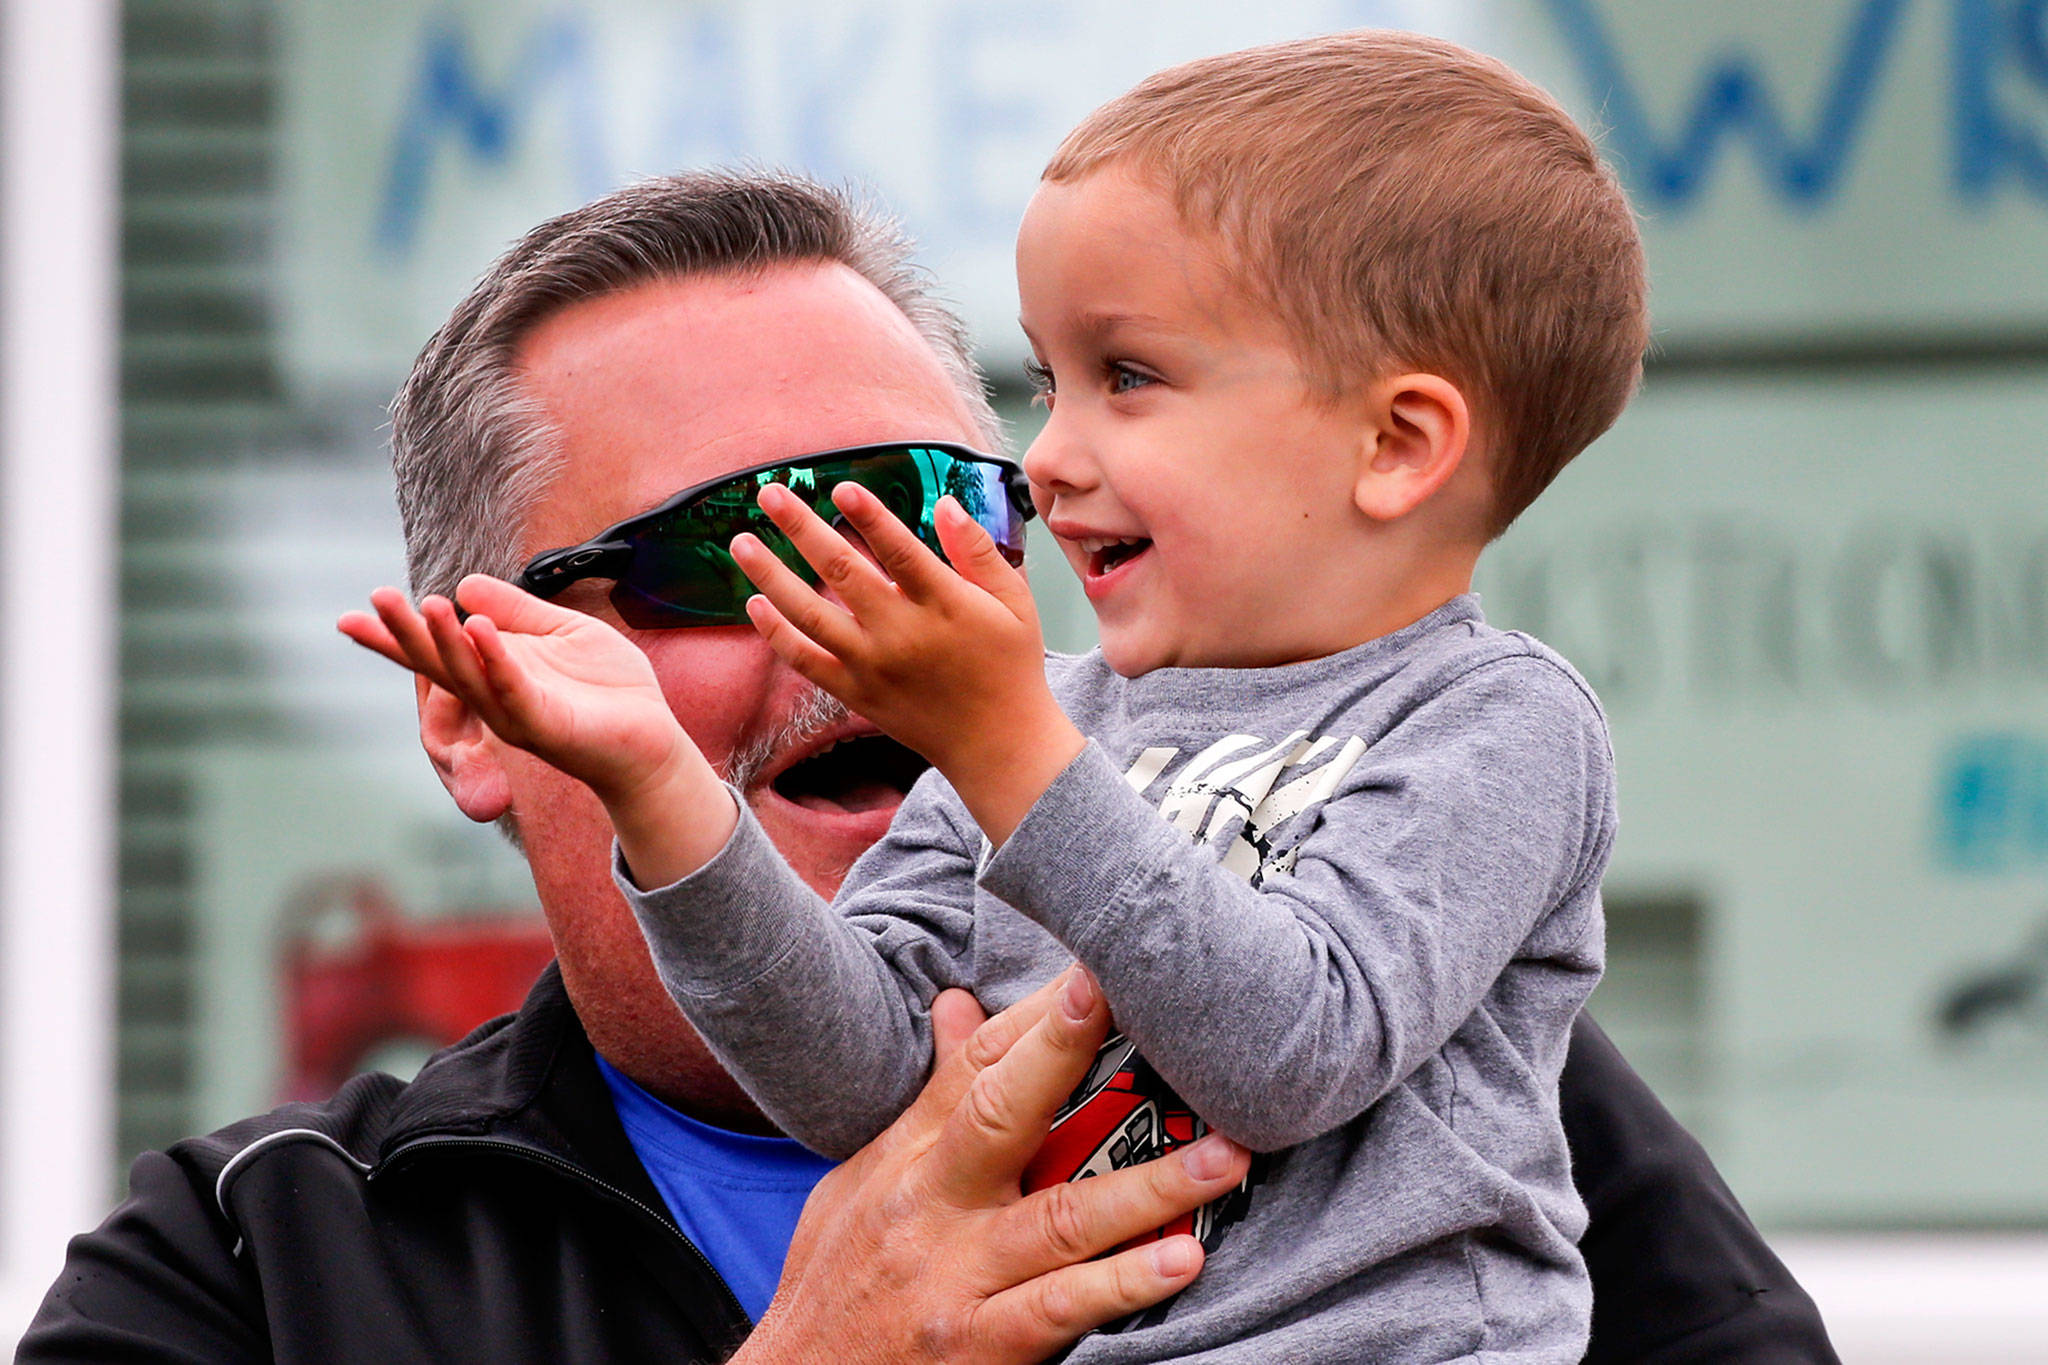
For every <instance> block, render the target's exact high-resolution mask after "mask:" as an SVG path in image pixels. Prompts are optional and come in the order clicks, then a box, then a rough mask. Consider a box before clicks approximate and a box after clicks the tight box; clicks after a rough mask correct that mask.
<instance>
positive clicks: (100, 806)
mask: <svg viewBox="0 0 2048 1365" xmlns="http://www.w3.org/2000/svg"><path fill="white" fill-rule="evenodd" d="M119 35H120V7H119V4H118V3H117V0H60V2H59V3H52V2H51V0H0V1340H5V1339H7V1338H11V1337H12V1336H13V1335H14V1334H15V1333H18V1332H19V1331H20V1329H21V1328H22V1327H23V1326H25V1325H26V1324H27V1321H28V1318H29V1316H30V1315H31V1314H32V1313H33V1312H34V1310H35V1305H36V1304H37V1302H38V1301H40V1299H41V1298H42V1296H43V1294H44V1292H45V1291H46V1290H47V1289H48V1288H49V1286H50V1284H51V1282H52V1281H53V1280H54V1279H55V1278H56V1275H57V1271H58V1270H59V1269H60V1268H61V1266H62V1264H63V1255H64V1242H65V1239H66V1238H67V1237H69V1236H70V1235H71V1234H72V1233H75V1232H78V1231H80V1230H82V1229H84V1228H88V1227H91V1226H92V1225H93V1224H95V1223H97V1222H98V1221H99V1220H100V1219H101V1218H103V1217H105V1216H106V1213H107V1209H108V1206H109V1203H108V1199H109V1195H110V1193H111V1190H110V1188H109V1179H108V1177H109V1166H110V1159H111V1156H112V1152H113V1115H114V1086H115V1078H114V1046H113V1042H114V990H113V983H114V970H115V962H116V946H115V937H114V898H115V829H114V821H115V804H116V802H115V742H116V741H115V735H116V727H115V706H116V700H115V699H116V696H117V668H118V663H117V654H116V647H115V641H116V638H117V633H116V613H117V611H118V609H119V601H118V592H117V587H116V583H117V579H116V576H115V567H116V564H117V563H118V560H119V543H118V535H119V532H118V519H117V517H116V515H115V508H116V500H117V498H118V491H119V483H118V469H119V465H118V460H117V455H116V451H117V432H118V429H119V428H118V413H119V385H118V379H117V375H118V367H117V363H116V356H117V347H118V339H119V327H120V322H119V314H118V310H117V307H116V303H115V300H116V288H117V280H118V270H119V255H118V235H117V231H116V224H117V220H118V213H119V176H118V166H119V161H118V150H119V138H120V112H119V110H120V106H119V88H120V87H119V84H118V80H119V60H120V37H119Z"/></svg>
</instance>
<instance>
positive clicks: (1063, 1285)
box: [974, 1236, 1202, 1361]
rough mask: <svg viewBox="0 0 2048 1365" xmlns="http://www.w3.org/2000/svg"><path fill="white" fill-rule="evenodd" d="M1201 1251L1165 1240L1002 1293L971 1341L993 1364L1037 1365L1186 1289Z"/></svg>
mask: <svg viewBox="0 0 2048 1365" xmlns="http://www.w3.org/2000/svg"><path fill="white" fill-rule="evenodd" d="M1201 1268H1202V1245H1201V1243H1199V1242H1197V1241H1196V1240H1195V1239H1194V1238H1192V1237H1186V1236H1181V1237H1169V1238H1166V1239H1165V1240H1163V1241H1159V1242H1153V1243H1151V1244H1149V1245H1146V1246H1141V1247H1132V1248H1130V1249H1129V1250H1127V1251H1120V1252H1118V1253H1117V1254H1116V1255H1114V1256H1109V1257H1105V1258H1104V1259H1102V1260H1100V1261H1088V1262H1085V1263H1083V1264H1081V1265H1074V1266H1068V1267H1066V1268H1065V1269H1063V1270H1056V1271H1053V1272H1052V1273H1051V1274H1048V1275H1040V1276H1038V1277H1037V1278H1036V1279H1032V1280H1028V1281H1026V1282H1025V1283H1023V1284H1020V1285H1018V1286H1017V1287H1016V1288H1014V1289H1007V1290H1004V1291H1003V1292H1002V1293H1000V1294H997V1295H995V1296H994V1297H992V1298H990V1299H989V1300H988V1301H987V1302H986V1303H984V1304H983V1305H982V1306H981V1308H980V1310H979V1311H978V1312H977V1313H976V1314H975V1318H976V1322H975V1331H974V1336H975V1338H976V1340H977V1344H978V1345H982V1346H984V1347H985V1348H986V1354H987V1355H988V1356H989V1358H991V1359H995V1360H1016V1361H1030V1360H1043V1359H1045V1358H1046V1357H1047V1356H1049V1355H1051V1354H1053V1353H1054V1352H1056V1351H1058V1350H1059V1349H1060V1348H1061V1347H1063V1346H1065V1345H1067V1344H1068V1343H1069V1342H1071V1341H1073V1340H1074V1338H1075V1337H1077V1336H1079V1335H1080V1334H1081V1333H1083V1332H1087V1331H1090V1330H1091V1329H1093V1328H1096V1327H1100V1326H1101V1325H1102V1324H1103V1323H1105V1322H1111V1321H1114V1320H1115V1319H1117V1318H1120V1317H1123V1316H1124V1315H1125V1314H1127V1313H1136V1312H1138V1311H1140V1310H1142V1309H1146V1308H1150V1307H1151V1306H1152V1305H1153V1304H1155V1303H1158V1302H1159V1301H1160V1300H1162V1299H1164V1298H1166V1297H1167V1296H1168V1295H1171V1294H1174V1293H1177V1292H1179V1291H1180V1290H1181V1289H1184V1288H1186V1286H1187V1284H1188V1281H1190V1280H1192V1279H1194V1278H1195V1273H1196V1272H1197V1271H1199V1270H1200V1269H1201Z"/></svg>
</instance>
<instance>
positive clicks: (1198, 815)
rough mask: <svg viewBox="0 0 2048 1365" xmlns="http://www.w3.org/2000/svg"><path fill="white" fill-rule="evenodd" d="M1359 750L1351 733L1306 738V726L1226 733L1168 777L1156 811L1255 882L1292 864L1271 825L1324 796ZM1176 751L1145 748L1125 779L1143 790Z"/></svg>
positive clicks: (1359, 744)
mask: <svg viewBox="0 0 2048 1365" xmlns="http://www.w3.org/2000/svg"><path fill="white" fill-rule="evenodd" d="M1332 748H1335V749H1336V752H1335V753H1331V749H1332ZM1365 749H1366V743H1365V741H1364V740H1362V739H1360V738H1358V737H1357V736H1356V735H1352V736H1350V737H1348V738H1346V739H1345V740H1344V741H1343V744H1342V745H1341V747H1340V746H1338V742H1337V740H1336V739H1335V738H1333V737H1331V736H1329V735H1322V736H1318V737H1316V738H1313V739H1311V738H1310V737H1309V734H1308V732H1307V731H1306V730H1296V731H1295V732H1294V733H1293V734H1291V735H1288V736H1287V737H1286V738H1285V739H1282V740H1281V741H1280V742H1279V743H1277V744H1267V743H1266V742H1265V741H1263V740H1261V739H1260V738H1259V737H1258V736H1256V735H1225V736H1224V737H1223V738H1222V739H1219V740H1217V741H1216V742H1215V743H1214V744H1211V745H1210V746H1209V747H1208V748H1206V749H1204V750H1202V751H1201V752H1200V753H1198V754H1196V755H1195V756H1194V757H1192V758H1190V759H1188V760H1187V762H1185V763H1184V764H1182V765H1181V766H1180V769H1179V771H1178V772H1176V773H1174V774H1173V775H1172V776H1171V778H1170V780H1169V781H1168V782H1167V785H1166V790H1165V791H1164V792H1162V793H1161V794H1160V796H1159V813H1160V814H1161V815H1162V816H1164V817H1166V821H1167V823H1168V824H1170V825H1172V826H1173V827H1174V828H1175V829H1178V830H1181V831H1184V832H1185V833H1186V834H1187V835H1188V836H1189V837H1190V838H1193V839H1195V840H1198V841H1199V842H1202V843H1209V844H1218V845H1221V846H1223V848H1224V853H1223V866H1225V867H1226V868H1229V869H1230V870H1231V871H1232V872H1235V873H1237V874H1238V875H1239V876H1240V877H1243V878H1245V879H1246V880H1247V881H1249V882H1250V883H1251V884H1252V885H1253V886H1257V885H1259V884H1260V883H1261V882H1263V881H1264V880H1265V879H1266V878H1267V877H1268V876H1270V875H1272V874H1274V873H1286V872H1291V871H1293V870H1294V859H1295V854H1296V852H1297V849H1296V848H1294V847H1290V848H1287V849H1285V850H1280V851H1276V850H1275V849H1274V848H1273V847H1272V844H1271V842H1270V839H1271V836H1272V834H1273V831H1275V830H1277V829H1278V828H1279V827H1280V826H1281V825H1283V824H1285V823H1287V822H1288V821H1289V820H1291V819H1293V818H1294V817H1295V816H1297V815H1300V814H1301V813H1302V812H1303V811H1306V810H1308V809H1309V808H1310V807H1311V806H1315V805H1318V804H1320V803H1321V802H1324V801H1327V800H1329V799H1330V797H1331V795H1332V794H1333V793H1335V792H1336V790H1337V785H1338V784H1339V783H1340V782H1342V781H1343V780H1344V778H1345V777H1346V775H1348V774H1349V773H1350V771H1351V770H1352V769H1353V768H1354V767H1356V766H1357V765H1358V760H1359V759H1360V758H1362V757H1363V756H1364V755H1365ZM1180 752H1181V751H1180V750H1179V749H1177V748H1157V749H1146V750H1145V751H1143V752H1142V753H1140V754H1139V755H1138V756H1137V758H1136V759H1134V760H1133V761H1132V763H1131V766H1130V768H1129V770H1128V771H1127V772H1126V773H1125V779H1126V780H1127V781H1128V782H1129V783H1130V784H1131V787H1132V789H1133V790H1135V791H1138V792H1141V793H1142V792H1146V791H1148V790H1149V789H1150V788H1151V787H1152V786H1153V784H1154V783H1156V782H1158V781H1159V779H1160V778H1161V777H1162V776H1163V775H1165V774H1166V772H1167V769H1168V767H1169V766H1170V765H1171V764H1172V763H1173V761H1174V759H1175V758H1177V757H1179V756H1180ZM1283 778H1284V779H1285V780H1284V781H1283V780H1282V779H1283Z"/></svg>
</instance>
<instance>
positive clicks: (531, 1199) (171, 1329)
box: [17, 968, 1835, 1365]
mask: <svg viewBox="0 0 2048 1365" xmlns="http://www.w3.org/2000/svg"><path fill="white" fill-rule="evenodd" d="M1582 1053H1583V1054H1584V1055H1583V1059H1582V1055H1581V1054H1582ZM1582 1062H1583V1064H1582ZM1566 1076H1567V1096H1566V1109H1565V1113H1566V1119H1567V1127H1568V1129H1570V1130H1571V1133H1570V1135H1571V1138H1572V1141H1573V1146H1574V1151H1575V1152H1576V1153H1577V1156H1578V1159H1579V1161H1580V1163H1581V1171H1580V1177H1581V1185H1582V1187H1583V1189H1584V1192H1585V1194H1586V1198H1587V1203H1588V1205H1589V1207H1590V1208H1591V1210H1592V1213H1593V1228H1592V1231H1591V1232H1589V1233H1588V1235H1587V1238H1586V1255H1587V1259H1588V1261H1589V1262H1590V1263H1591V1265H1592V1268H1593V1282H1594V1293H1595V1298H1596V1302H1597V1305H1598V1306H1597V1308H1596V1312H1595V1322H1594V1338H1595V1340H1594V1347H1593V1353H1592V1355H1591V1356H1590V1357H1589V1359H1592V1360H1596V1361H1619V1360H1641V1361H1655V1362H1659V1363H1660V1365H1679V1363H1680V1362H1694V1361H1738V1360H1739V1361H1755V1362H1763V1363H1768V1365H1779V1363H1780V1362H1783V1363H1784V1365H1792V1363H1793V1362H1800V1363H1802V1365H1803V1363H1806V1362H1816V1363H1818V1362H1825V1363H1827V1365H1833V1362H1834V1360H1835V1357H1834V1354H1833V1352H1832V1351H1830V1350H1829V1349H1828V1347H1827V1341H1826V1337H1825V1334H1824V1333H1822V1331H1821V1328H1820V1322H1819V1318H1818V1316H1817V1315H1816V1314H1815V1312H1814V1310H1813V1305H1812V1304H1811V1302H1810V1301H1808V1300H1807V1299H1806V1297H1805V1296H1804V1295H1803V1294H1802V1293H1801V1292H1800V1291H1799V1289H1798V1287H1797V1286H1796V1285H1795V1284H1794V1283H1793V1282H1792V1280H1791V1278H1790V1276H1789V1275H1787V1274H1786V1273H1785V1270H1784V1267H1783V1266H1781V1265H1779V1264H1778V1262H1777V1260H1776V1259H1775V1258H1774V1257H1773V1256H1772V1255H1771V1254H1770V1251H1769V1249H1768V1248H1766V1247H1765V1246H1764V1245H1763V1242H1762V1241H1761V1239H1760V1238H1758V1236H1757V1234H1756V1231H1755V1229H1754V1228H1752V1227H1751V1226H1750V1224H1749V1222H1748V1220H1747V1219H1746V1218H1745V1217H1744V1216H1743V1214H1742V1211H1741V1209H1740V1207H1739V1206H1737V1205H1736V1203H1735V1201H1734V1198H1733V1197H1732V1196H1731V1195H1729V1194H1728V1192H1727V1189H1726V1187H1724V1186H1723V1185H1722V1184H1721V1183H1720V1181H1719V1179H1718V1178H1717V1177H1716V1176H1715V1175H1714V1172H1713V1168H1712V1166H1711V1165H1710V1164H1709V1163H1708V1162H1707V1160H1706V1157H1705V1154H1704V1153H1703V1152H1701V1151H1700V1150H1699V1148H1698V1147H1697V1145H1696V1144H1694V1143H1693V1142H1692V1141H1691V1139H1690V1138H1688V1137H1686V1135H1685V1134H1684V1132H1683V1131H1682V1130H1680V1129H1679V1128H1678V1126H1677V1125H1676V1124H1675V1123H1674V1122H1673V1121H1672V1120H1671V1118H1670V1116H1669V1115H1668V1114H1665V1113H1664V1111H1663V1109H1662V1108H1661V1107H1660V1106H1658V1104H1657V1102H1656V1100H1655V1098H1654V1097H1652V1096H1651V1095H1650V1093H1649V1091H1648V1090H1647V1089H1646V1088H1644V1087H1643V1085H1642V1082H1641V1081H1640V1080H1638V1079H1637V1078H1636V1076H1635V1074H1634V1072H1632V1071H1630V1070H1629V1069H1628V1067H1627V1064H1626V1063H1624V1062H1623V1061H1622V1060H1621V1057H1620V1055H1619V1054H1618V1053H1616V1052H1615V1051H1614V1050H1613V1048H1612V1046H1611V1045H1609V1044H1608V1043H1607V1042H1606V1039H1605V1038H1604V1036H1602V1035H1600V1034H1599V1031H1598V1030H1597V1029H1594V1028H1592V1026H1591V1025H1590V1023H1588V1024H1585V1025H1584V1026H1583V1027H1582V1029H1581V1036H1580V1037H1579V1038H1578V1039H1576V1040H1575V1042H1574V1046H1573V1054H1572V1066H1571V1067H1570V1068H1569V1069H1567V1071H1566ZM1617 1162H1618V1163H1619V1164H1616V1163H1617ZM131 1186H132V1193H131V1195H130V1197H129V1199H128V1201H127V1202H126V1203H124V1204H123V1205H121V1207H120V1208H118V1209H116V1210H115V1211H114V1212H113V1214H112V1215H111V1216H109V1217H108V1219H107V1221H106V1222H105V1223H104V1224H102V1225H101V1226H100V1227H99V1228H98V1229H97V1230H96V1231H94V1232H90V1233H87V1234H85V1235H84V1236H81V1237H78V1238H75V1239H73V1241H72V1243H71V1248H70V1254H69V1257H68V1258H67V1260H66V1263H65V1266H64V1272H63V1274H62V1275H61V1276H60V1277H59V1278H58V1280H57V1283H56V1284H55V1285H54V1286H53V1287H52V1288H51V1290H50V1293H49V1297H48V1298H47V1299H45V1300H44V1302H43V1306H42V1310H41V1311H40V1312H39V1313H38V1314H37V1315H36V1319H35V1322H34V1324H33V1325H32V1326H31V1327H30V1329H29V1333H28V1335H27V1336H26V1337H25V1338H24V1339H23V1341H22V1345H21V1353H20V1355H19V1356H18V1357H17V1359H18V1360H19V1361H24V1362H43V1361H94V1362H101V1361H112V1360H120V1361H128V1362H138V1363H140V1362H149V1363H150V1365H157V1363H159V1362H181V1363H183V1362H192V1363H193V1365H197V1363H198V1362H209V1363H211V1362H242V1361H278V1362H322V1365H331V1363H332V1362H337V1361H348V1362H355V1361H375V1362H380V1365H384V1363H386V1362H389V1363H391V1365H397V1363H398V1362H412V1361H422V1362H425V1361H433V1362H458V1361H479V1362H482V1361H489V1362H494V1365H506V1363H508V1362H519V1361H533V1362H551V1363H552V1362H578V1361H634V1362H637V1361H643V1360H644V1361H662V1362H665V1363H666V1365H687V1363H688V1362H692V1361H710V1360H717V1359H720V1358H722V1356H723V1355H724V1354H726V1353H727V1352H729V1351H730V1350H731V1349H732V1348H733V1347H734V1346H735V1345H736V1344H737V1342H738V1341H739V1339H740V1338H741V1337H742V1336H743V1335H744V1333H745V1332H746V1329H747V1325H748V1324H747V1319H746V1316H745V1314H744V1313H743V1312H742V1310H741V1309H740V1306H739V1304H738V1303H737V1302H735V1301H734V1299H733V1297H732V1293H731V1291H730V1290H729V1289H727V1288H726V1286H725V1284H724V1282H723V1281H722V1280H720V1279H719V1278H718V1276H717V1274H716V1273H715V1272H714V1271H713V1270H712V1269H711V1267H710V1265H709V1264H708V1263H706V1261H705V1260H704V1258H703V1256H702V1255H701V1254H700V1253H699V1252H698V1251H697V1249H696V1248H695V1247H694V1246H692V1245H691V1244H690V1243H689V1241H688V1240H686V1239H685V1238H684V1237H683V1235H682V1234H681V1233H680V1232H679V1231H677V1229H676V1227H675V1225H674V1223H673V1222H671V1221H670V1220H669V1218H668V1216H667V1214H666V1212H665V1211H664V1210H663V1208H662V1203H661V1197H660V1195H658V1194H657V1193H656V1192H655V1190H654V1188H653V1186H652V1185H651V1184H650V1183H649V1181H648V1178H647V1175H646V1173H645V1172H644V1171H643V1170H642V1169H641V1167H640V1163H639V1161H638V1159H637V1158H636V1157H635V1156H634V1155H633V1151H632V1148H631V1146H630V1145H629V1143H628V1142H627V1140H626V1136H625V1133H624V1132H623V1131H622V1130H621V1129H620V1127H619V1123H618V1119H617V1116H616V1114H615V1113H614V1111H613V1108H612V1104H611V1097H610V1095H609V1093H608V1092H607V1091H606V1089H605V1086H604V1082H603V1079H602V1078H601V1077H600V1076H599V1075H598V1072H597V1068H596V1066H595V1064H594V1062H593V1061H592V1054H591V1048H590V1043H589V1040H588V1039H586V1038H585V1037H584V1034H583V1029H582V1026H581V1024H580V1023H579V1022H578V1021H577V1018H576V1014H575V1011H574V1010H572V1009H571V1008H570V1006H569V1000H568V997H567V996H566V995H565V994H564V993H563V990H562V984H561V978H560V976H559V974H558V973H557V972H556V970H555V969H553V968H550V969H549V970H548V971H547V973H546V974H545V975H543V976H542V977H541V979H540V981H539V983H538V984H537V985H536V986H535V987H534V990H533V994H532V995H531V996H530V997H529V998H528V999H527V1002H526V1005H525V1007H524V1008H523V1009H521V1011H520V1012H519V1013H518V1014H516V1015H512V1016H509V1017H508V1018H505V1019H501V1020H498V1021H496V1022H494V1023H492V1024H489V1025H486V1026H485V1027H484V1028H482V1029H480V1030H478V1031H477V1032H476V1033H475V1034H473V1035H471V1036H470V1037H469V1038H468V1039H465V1040H464V1041H463V1042H461V1043H459V1044H457V1045H456V1046H455V1047H453V1048H450V1049H449V1050H448V1051H446V1052H444V1053H442V1054H440V1055H439V1056H438V1057H436V1058H435V1059H434V1060H433V1061H432V1062H430V1063H428V1065H427V1066H426V1068H425V1069H424V1070H423V1071H421V1073H420V1075H419V1077H418V1079H416V1080H415V1081H413V1082H412V1083H411V1084H410V1085H404V1084H401V1083H399V1082H398V1081H395V1080H392V1079H391V1078H390V1077H388V1076H365V1077H359V1078H358V1079H356V1080H354V1081H351V1082H349V1084H348V1085H347V1086H345V1087H344V1088H343V1089H342V1091H341V1093H340V1094H338V1095H336V1096H335V1097H334V1099H332V1100H330V1101H328V1102H327V1103H325V1104H319V1105H287V1106H285V1107H284V1108H281V1109H278V1110H276V1111H274V1112H272V1113H270V1114H266V1115H264V1116H262V1117H260V1118H255V1119H250V1120H248V1121H246V1122H243V1123H239V1124H235V1125H234V1126H232V1127H229V1128H224V1129H222V1130H221V1131H220V1132H218V1133H214V1134H212V1135H211V1136H208V1137H204V1138H195V1139H193V1140H191V1141H188V1142H181V1143H179V1144H178V1145H177V1146H175V1147H173V1148H172V1149H171V1150H170V1151H169V1152H168V1153H160V1152H150V1153H145V1154H144V1155H143V1156H142V1157H140V1158H139V1159H138V1160H137V1161H136V1163H135V1166H134V1170H133V1172H132V1175H131ZM1621 1220H1626V1221H1621Z"/></svg>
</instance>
